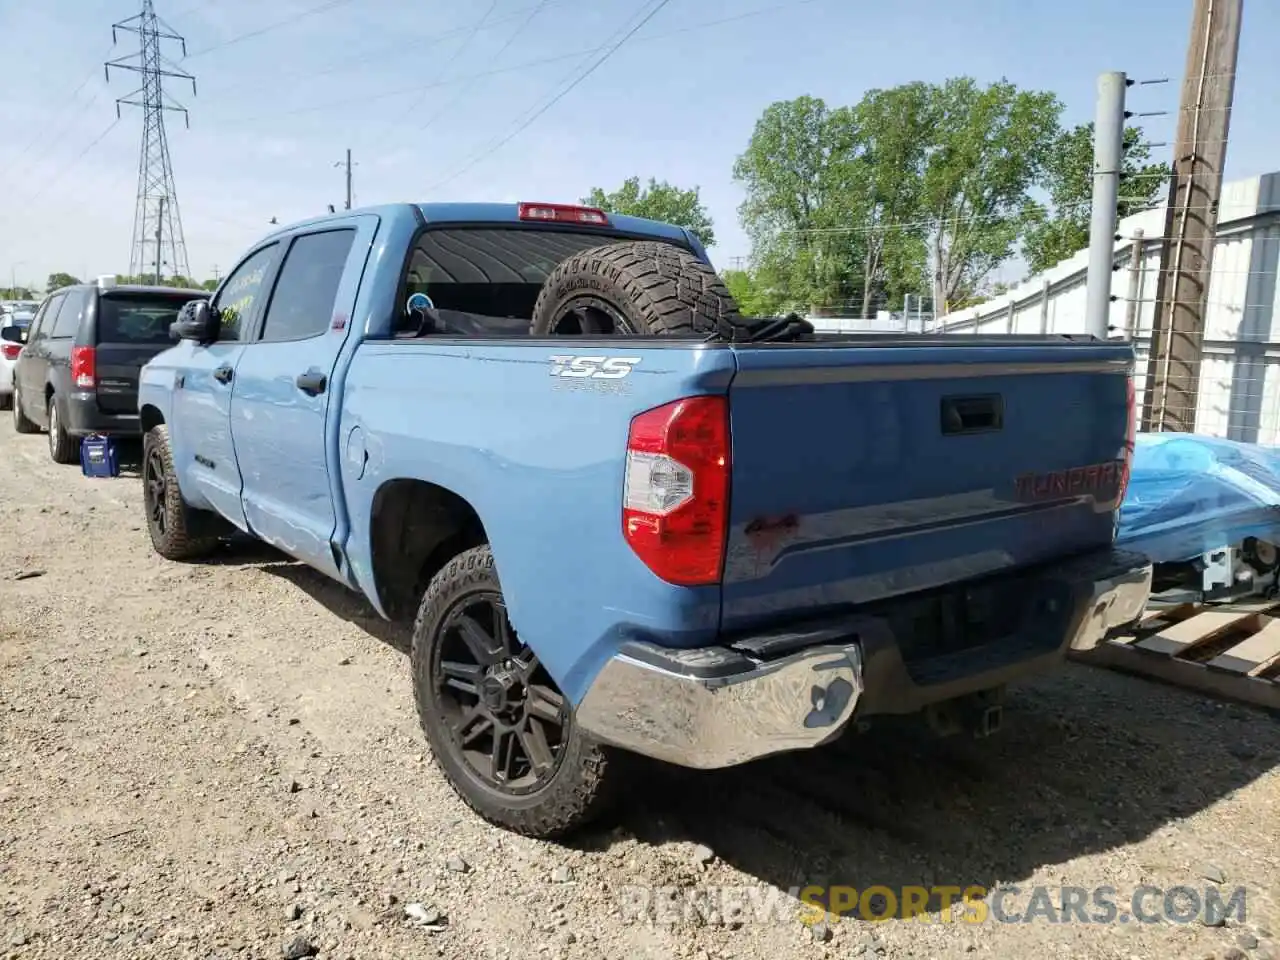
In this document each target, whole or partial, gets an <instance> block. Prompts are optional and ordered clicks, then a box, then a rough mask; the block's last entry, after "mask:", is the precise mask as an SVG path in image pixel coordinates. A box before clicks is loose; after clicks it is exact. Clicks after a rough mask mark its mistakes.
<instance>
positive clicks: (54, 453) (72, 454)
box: [49, 394, 80, 463]
mask: <svg viewBox="0 0 1280 960" xmlns="http://www.w3.org/2000/svg"><path fill="white" fill-rule="evenodd" d="M49 457H50V458H51V459H52V460H53V462H54V463H79V462H80V438H79V437H73V436H71V435H70V434H69V433H67V431H66V428H65V427H63V425H62V417H61V416H59V415H58V398H57V396H56V395H53V394H51V395H50V396H49Z"/></svg>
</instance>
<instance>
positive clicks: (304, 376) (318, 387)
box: [293, 367, 329, 397]
mask: <svg viewBox="0 0 1280 960" xmlns="http://www.w3.org/2000/svg"><path fill="white" fill-rule="evenodd" d="M293 382H294V383H296V384H297V385H298V389H299V390H301V391H302V392H303V393H305V394H307V395H308V396H312V397H314V396H316V395H317V394H321V393H324V388H325V386H326V385H327V384H328V382H329V381H328V378H327V377H325V375H324V374H323V373H321V372H320V371H319V370H317V369H316V368H315V367H312V368H311V369H310V370H308V371H307V372H306V373H300V374H298V379H297V380H295V381H293Z"/></svg>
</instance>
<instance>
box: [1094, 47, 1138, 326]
mask: <svg viewBox="0 0 1280 960" xmlns="http://www.w3.org/2000/svg"><path fill="white" fill-rule="evenodd" d="M1127 85H1128V81H1127V80H1126V78H1125V75H1124V74H1123V73H1115V72H1113V73H1104V74H1102V75H1101V76H1100V77H1098V107H1097V113H1096V115H1095V117H1094V122H1093V213H1092V219H1091V220H1090V223H1089V273H1088V279H1087V281H1086V283H1085V332H1086V333H1088V334H1091V335H1093V336H1095V337H1097V338H1098V339H1099V340H1105V339H1107V336H1108V335H1109V334H1110V332H1111V273H1112V268H1113V266H1114V256H1113V253H1112V250H1113V249H1114V244H1115V233H1116V217H1117V216H1118V210H1119V207H1118V204H1119V200H1120V168H1121V165H1122V164H1123V162H1124V91H1125V87H1126V86H1127Z"/></svg>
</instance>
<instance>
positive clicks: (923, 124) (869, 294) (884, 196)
mask: <svg viewBox="0 0 1280 960" xmlns="http://www.w3.org/2000/svg"><path fill="white" fill-rule="evenodd" d="M931 105H932V88H930V87H929V86H928V85H927V84H925V83H920V82H915V83H907V84H903V85H902V86H898V87H894V88H892V89H889V90H871V91H869V92H868V93H867V94H866V95H865V96H864V97H863V98H862V100H861V101H860V102H859V103H858V104H857V106H855V107H854V108H853V119H854V126H855V134H854V138H853V145H854V151H855V153H856V160H855V162H853V163H852V164H848V165H846V166H844V167H842V169H843V170H846V171H847V173H848V176H849V182H848V184H847V190H848V192H849V194H850V197H851V201H850V206H851V207H852V208H853V209H854V210H855V211H856V213H857V217H858V225H859V226H860V227H861V228H862V229H863V230H864V238H863V251H862V257H863V263H862V268H863V269H862V307H861V313H862V316H864V317H869V316H871V315H872V314H873V313H874V312H875V309H876V308H877V307H878V306H881V305H889V304H890V303H894V304H897V303H901V302H902V298H903V295H904V294H907V293H917V292H919V290H920V289H921V285H922V283H923V282H924V274H925V269H924V266H925V231H924V224H923V223H922V221H921V192H922V186H923V170H924V162H925V158H926V156H927V154H928V147H929V139H930V135H931V133H932V119H933V118H932V110H931Z"/></svg>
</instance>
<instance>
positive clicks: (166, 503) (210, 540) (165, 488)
mask: <svg viewBox="0 0 1280 960" xmlns="http://www.w3.org/2000/svg"><path fill="white" fill-rule="evenodd" d="M142 502H143V509H144V511H145V513H146V519H147V532H148V533H150V534H151V545H152V546H153V547H154V548H155V551H156V553H158V554H160V556H162V557H164V558H165V559H166V560H198V559H200V558H202V557H205V556H208V555H209V554H210V553H212V552H213V550H214V549H215V548H216V547H217V546H218V537H217V536H214V535H210V534H206V533H197V532H195V531H194V530H193V529H192V528H193V527H194V526H196V525H197V523H198V520H197V517H196V513H197V511H195V510H192V509H191V508H190V507H188V506H187V504H186V502H185V501H183V499H182V491H181V490H180V489H179V488H178V475H177V472H176V471H175V470H174V469H173V450H172V448H171V447H170V445H169V428H168V427H166V426H165V425H164V424H160V425H159V426H155V427H152V428H151V429H150V430H148V431H147V435H146V436H145V437H144V438H143V440H142Z"/></svg>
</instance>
